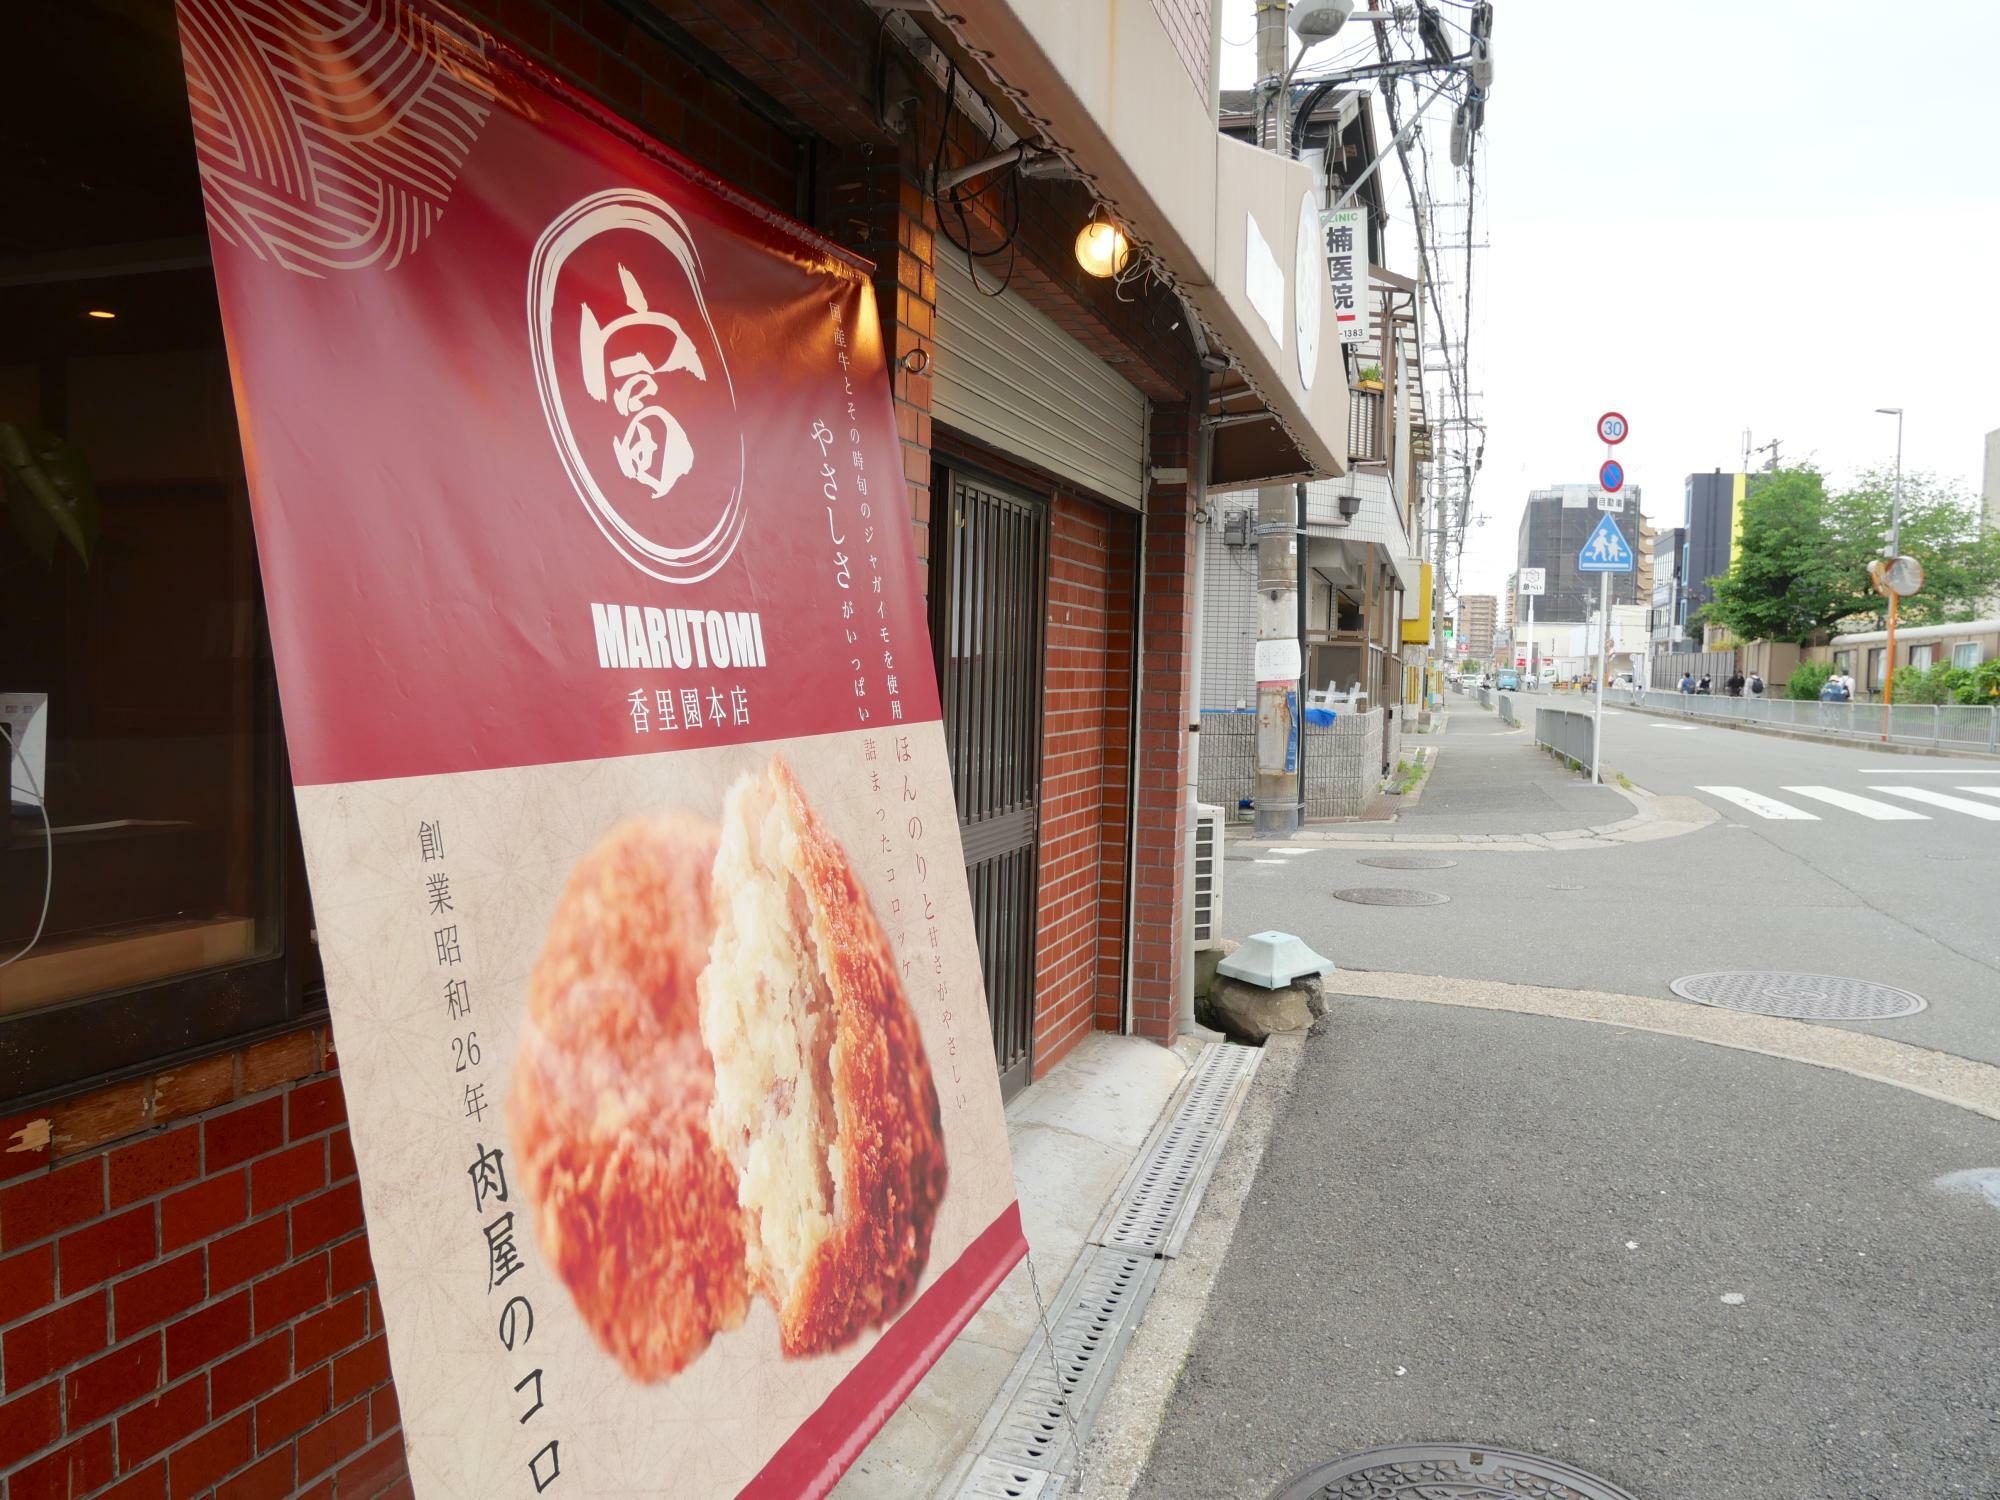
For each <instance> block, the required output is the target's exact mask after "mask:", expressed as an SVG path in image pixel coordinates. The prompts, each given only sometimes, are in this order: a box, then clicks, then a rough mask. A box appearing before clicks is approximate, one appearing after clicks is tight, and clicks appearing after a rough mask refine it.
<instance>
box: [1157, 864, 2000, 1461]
mask: <svg viewBox="0 0 2000 1500" xmlns="http://www.w3.org/2000/svg"><path fill="white" fill-rule="evenodd" d="M1676 842H1683V843H1685V842H1690V841H1689V840H1680V841H1676ZM1616 857H1622V856H1613V855H1596V856H1574V858H1577V859H1579V860H1581V859H1591V858H1594V859H1597V860H1599V861H1601V860H1603V859H1606V858H1616ZM1545 858H1556V856H1546V857H1545ZM1337 1004H1338V1008H1337V1009H1336V1010H1335V1011H1334V1013H1333V1014H1332V1015H1331V1016H1330V1017H1329V1018H1328V1019H1327V1021H1326V1022H1324V1023H1322V1028H1323V1029H1322V1031H1321V1033H1320V1034H1319V1035H1316V1036H1315V1037H1313V1038H1312V1039H1310V1040H1309V1041H1308V1043H1307V1046H1306V1053H1305V1056H1304V1058H1303V1060H1302V1063H1301V1066H1300V1068H1299V1070H1298V1073H1297V1075H1296V1082H1295V1084H1294V1086H1293V1088H1292V1089H1291V1090H1290V1092H1289V1093H1288V1095H1287V1096H1286V1098H1285V1099H1284V1101H1283V1102H1282V1104H1281V1105H1280V1106H1279V1113H1278V1115H1277V1117H1276V1119H1275V1121H1274V1122H1273V1129H1272V1132H1271V1138H1270V1139H1271V1145H1270V1147H1269V1149H1268V1151H1267V1152H1266V1154H1265V1156H1264V1158H1263V1161H1262V1164H1261V1166H1260V1167H1259V1170H1258V1172H1257V1175H1256V1177H1255V1178H1254V1179H1253V1181H1252V1183H1251V1185H1250V1188H1249V1194H1248V1199H1247V1202H1246V1203H1245V1205H1244V1208H1243V1213H1242V1217H1241V1219H1240V1221H1239V1222H1238V1224H1237V1227H1236V1231H1235V1234H1234V1238H1233V1240H1232V1241H1231V1244H1230V1248H1229V1252H1228V1255H1227V1257H1226V1259H1225V1260H1224V1263H1223V1268H1222V1272H1221V1277H1220V1281H1219V1283H1218V1286H1217V1288H1216V1291H1215V1294H1214V1296H1213V1298H1212V1300H1211V1301H1210V1302H1209V1304H1208V1308H1207V1311H1206V1314H1205V1316H1204V1318H1203V1321H1202V1323H1201V1325H1200V1328H1199V1331H1198V1334H1197V1337H1196V1340H1195V1343H1194V1348H1193V1353H1192V1355H1191V1357H1190V1359H1189V1361H1188V1363H1187V1365H1186V1368H1185V1371H1184V1373H1183V1375H1182V1378H1181V1380H1180V1382H1179V1384H1178V1386H1177V1387H1176V1388H1175V1391H1174V1394H1173V1396H1172V1398H1171V1401H1170V1403H1169V1406H1168V1410H1167V1413H1166V1419H1165V1421H1164V1422H1163V1424H1162V1425H1161V1429H1160V1433H1159V1436H1158V1439H1157V1441H1156V1443H1155V1446H1154V1448H1153V1451H1152V1455H1151V1459H1150V1462H1149V1464H1148V1466H1147V1468H1146V1470H1145V1471H1144V1475H1143V1478H1142V1480H1141V1481H1140V1483H1139V1485H1138V1486H1137V1488H1136V1489H1135V1491H1134V1493H1136V1494H1139V1495H1145V1496H1161V1497H1181V1496H1187V1497H1204V1500H1205V1497H1210V1496H1231V1497H1257V1496H1261V1495H1263V1494H1266V1493H1268V1491H1269V1490H1270V1489H1271V1487H1272V1486H1274V1485H1275V1484H1277V1483H1278V1482H1279V1481H1280V1480H1282V1479H1283V1478H1285V1477H1286V1476H1288V1475H1290V1474H1292V1473H1294V1472H1296V1471H1298V1470H1300V1469H1302V1468H1305V1467H1307V1466H1309V1465H1311V1464H1313V1463H1315V1462H1319V1461H1322V1460H1325V1459H1329V1458H1333V1457H1336V1456H1338V1455H1340V1454H1343V1453H1346V1452H1351V1451H1354V1450H1356V1449H1361V1448H1366V1447H1370V1446H1374V1445H1378V1444H1384V1443H1392V1442H1403V1441H1420V1440H1426V1439H1465V1440H1471V1441H1477V1442H1487V1443H1492V1444H1494V1445H1496V1446H1512V1447H1518V1448H1527V1449H1530V1450H1534V1451H1539V1452H1543V1453H1547V1454H1550V1455H1552V1456H1555V1457H1559V1458H1563V1459H1566V1460H1567V1461H1569V1462H1571V1463H1574V1464H1577V1465H1580V1466H1581V1467H1583V1468H1585V1469H1588V1470H1593V1471H1596V1472H1598V1473H1601V1474H1602V1475H1604V1476H1605V1477H1606V1478H1608V1479H1611V1480H1614V1481H1616V1482H1619V1483H1621V1484H1623V1485H1625V1486H1626V1487H1627V1488H1628V1489H1630V1490H1631V1491H1632V1492H1633V1493H1634V1494H1635V1495H1638V1496H1640V1497H1642V1500H1870V1497H1880V1500H1888V1497H1890V1496H1895V1497H1898V1500H1901V1497H1911V1496H1922V1497H1926V1500H1928V1497H1942V1496H1982V1497H1992V1496H1994V1495H1995V1494H1996V1493H2000V1479H1996V1475H2000V1364H1997V1363H1996V1362H1995V1361H1994V1360H1993V1359H1992V1358H1991V1329H1992V1328H1993V1327H1994V1326H1995V1325H1996V1321H2000V1210H1996V1209H1995V1208H1994V1207H1992V1206H1990V1205H1989V1204H1988V1203H1987V1202H1985V1201H1984V1200H1983V1199H1981V1198H1978V1197H1974V1196H1965V1195H1960V1194H1948V1193H1945V1192H1941V1191H1939V1190H1938V1189H1936V1188H1935V1187H1933V1186H1932V1184H1933V1181H1934V1179H1936V1178H1937V1177H1939V1176H1941V1175H1943V1174H1946V1173H1950V1172H1954V1171H1959V1170H1963V1169H1966V1168H1975V1167H1992V1166H1996V1165H2000V1123H1996V1122H1994V1121H1991V1120H1986V1119H1983V1118H1981V1117H1978V1116H1976V1115H1972V1114H1969V1113H1967V1112H1965V1111H1963V1110H1959V1109H1956V1108H1954V1107H1952V1106H1950V1105H1945V1104H1940V1103H1936V1102H1933V1101H1930V1100H1927V1099H1924V1098H1921V1097H1919V1096H1916V1095H1913V1094H1910V1093H1907V1092H1904V1091H1902V1090H1900V1089H1895V1088H1890V1087H1887V1086H1884V1085H1881V1084H1876V1083H1871V1082H1865V1081H1862V1080H1859V1079H1854V1078H1850V1077H1846V1076H1844V1075H1841V1074H1836V1073H1830V1072H1827V1071H1825V1070H1823V1069H1818V1068H1810V1067H1805V1066H1802V1065H1800V1064H1797V1063H1790V1062H1782V1061H1776V1060H1773V1059H1769V1058H1765V1057H1760V1056H1756V1055H1753V1054H1747V1053H1740V1052H1732V1051H1728V1050H1725V1049H1722V1048H1718V1047H1713V1046H1707V1045H1703V1044H1700V1043H1695V1042H1689V1041H1684V1040H1680V1039H1678V1038H1673V1037H1665V1036H1657V1035H1649V1034H1645V1033H1641V1032H1634V1031H1625V1030H1621V1029H1618V1028H1614V1027H1610V1026H1604V1025H1597V1024H1591V1023H1583V1022H1571V1021H1553V1020H1546V1019H1541V1018H1537V1017H1530V1016H1518V1015H1509V1014H1504V1013H1490V1012H1481V1011H1469V1010H1458V1009H1453V1008H1449V1007H1444V1006H1433V1005H1426V1004H1422V1003H1418V1002H1406V1001H1386V1000H1366V999H1363V1000H1350V1001H1341V1002H1338V1003H1337ZM1725 1294H1728V1295H1731V1296H1737V1295H1740V1296H1741V1297H1742V1298H1743V1299H1744V1300H1743V1302H1742V1303H1741V1304H1740V1305H1735V1306H1731V1305H1726V1304H1725V1303H1724V1302H1723V1301H1722V1300H1721V1299H1722V1297H1723V1296H1724V1295H1725Z"/></svg>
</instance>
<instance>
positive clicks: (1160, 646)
mask: <svg viewBox="0 0 2000 1500" xmlns="http://www.w3.org/2000/svg"><path fill="white" fill-rule="evenodd" d="M1194 427H1195V419H1194V411H1193V407H1192V405H1191V404H1190V403H1186V402H1183V403H1180V404H1178V405H1172V406H1168V405H1161V406H1157V407H1155V408H1154V410H1153V421H1152V427H1151V438H1152V453H1151V455H1150V457H1151V461H1152V465H1153V467H1154V468H1155V469H1156V470H1158V469H1169V470H1173V469H1184V468H1185V467H1186V466H1187V464H1188V463H1189V462H1190V455H1191V454H1193V453H1194V452H1195V448H1196V445H1195V442H1194V438H1195V430H1194ZM1195 546H1196V536H1195V526H1194V491H1193V488H1192V487H1191V486H1190V485H1188V484H1187V483H1186V482H1185V481H1174V482H1171V483H1170V482H1164V481H1159V480H1156V481H1155V482H1154V483H1153V485H1152V486H1151V489H1150V492H1149V493H1148V496H1147V500H1146V555H1145V558H1144V567H1145V573H1146V599H1145V611H1144V618H1143V620H1142V621H1141V626H1140V629H1141V632H1142V633H1141V638H1140V639H1141V652H1142V666H1141V681H1140V688H1139V768H1138V776H1139V820H1138V821H1139V831H1138V840H1139V857H1138V859H1137V860H1136V861H1135V865H1136V870H1137V878H1136V880H1135V882H1134V887H1135V889H1134V905H1135V909H1136V913H1137V920H1136V928H1135V939H1136V940H1135V942H1134V944H1133V952H1132V1026H1133V1030H1135V1031H1136V1032H1138V1033H1139V1034H1140V1035H1141V1036H1149V1037H1152V1038H1154V1039H1155V1040H1158V1041H1171V1040H1172V1039H1173V1036H1174V1030H1175V1026H1176V1007H1177V1005H1178V1002H1179V987H1180V974H1181V954H1182V951H1183V948H1184V946H1185V943H1186V936H1187V934H1186V922H1187V904H1186V901H1185V900H1184V896H1185V892H1184V891H1183V889H1182V881H1183V879H1184V878H1185V876H1186V874H1187V855H1188V847H1187V846H1188V788H1187V725H1188V712H1189V709H1188V681H1189V664H1190V656H1191V651H1192V646H1193V640H1192V635H1193V631H1194V597H1193V588H1194V549H1195Z"/></svg>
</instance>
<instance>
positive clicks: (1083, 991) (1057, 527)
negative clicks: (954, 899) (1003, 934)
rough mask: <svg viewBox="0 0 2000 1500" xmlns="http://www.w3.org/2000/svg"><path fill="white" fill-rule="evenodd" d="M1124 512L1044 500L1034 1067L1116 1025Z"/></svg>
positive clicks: (1127, 697) (1130, 534)
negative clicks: (1046, 547) (1045, 582)
mask: <svg viewBox="0 0 2000 1500" xmlns="http://www.w3.org/2000/svg"><path fill="white" fill-rule="evenodd" d="M1136 530H1137V528H1136V526H1135V524H1134V522H1133V519H1132V518H1131V517H1129V516H1126V515H1123V514H1121V513H1118V512H1114V511H1112V510H1111V509H1110V508H1109V507H1106V506H1099V505H1093V504H1091V503H1090V502H1089V501H1086V500H1078V499H1074V498H1071V497H1069V496H1064V495H1058V496H1057V497H1056V498H1055V500H1054V502H1053V504H1052V507H1051V514H1050V535H1049V579H1048V610H1047V614H1048V624H1047V641H1046V647H1045V651H1046V657H1045V662H1044V667H1043V694H1042V818H1041V849H1040V861H1041V870H1040V886H1039V890H1038V892H1037V897H1038V899H1037V907H1038V921H1037V924H1036V941H1035V949H1036V951H1035V1073H1036V1075H1037V1076H1038V1077H1039V1076H1040V1075H1041V1074H1043V1073H1046V1072H1047V1071H1048V1070H1049V1069H1050V1068H1051V1067H1053V1066H1054V1065H1055V1064H1056V1063H1057V1062H1059V1061H1060V1060H1061V1059H1062V1057H1063V1055H1064V1054H1065V1053H1067V1052H1068V1051H1069V1050H1070V1048H1072V1047H1074V1046H1075V1045H1076V1044H1077V1043H1078V1042H1079V1041H1081V1040H1082V1039H1083V1037H1084V1036H1085V1035H1086V1034H1087V1033H1088V1032H1090V1031H1091V1030H1093V1029H1099V1030H1110V1029H1115V1028H1116V1027H1117V1025H1118V1018H1119V1009H1120V1002H1121V999H1122V995H1121V990H1122V987H1123V976H1124V965H1123V962H1122V954H1123V951H1124V946H1125V816H1126V799H1127V796H1128V792H1129V782H1128V779H1127V769H1128V766H1129V763H1130V759H1131V745H1130V735H1131V717H1130V715H1131V663H1132V578H1133V572H1132V558H1133V551H1134V541H1135V535H1136Z"/></svg>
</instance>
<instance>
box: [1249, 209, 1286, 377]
mask: <svg viewBox="0 0 2000 1500" xmlns="http://www.w3.org/2000/svg"><path fill="white" fill-rule="evenodd" d="M1243 225H1244V229H1243V290H1244V292H1245V294H1246V295H1248V296H1249V298H1250V305H1251V306H1252V307H1254V308H1256V309H1257V316H1258V317H1260V318H1262V319H1263V320H1264V326H1265V327H1266V328H1268V329H1270V330H1271V342H1272V343H1274V344H1276V345H1277V346H1278V347H1279V348H1280V349H1282V348H1284V347H1285V268H1284V267H1283V266H1281V265H1279V264H1278V257H1277V256H1275V255H1273V254H1272V253H1271V245H1270V242H1269V241H1268V240H1266V239H1265V238H1264V232H1263V231H1262V230H1261V229H1259V228H1258V227H1257V216H1256V215H1255V214H1245V215H1244V216H1243Z"/></svg>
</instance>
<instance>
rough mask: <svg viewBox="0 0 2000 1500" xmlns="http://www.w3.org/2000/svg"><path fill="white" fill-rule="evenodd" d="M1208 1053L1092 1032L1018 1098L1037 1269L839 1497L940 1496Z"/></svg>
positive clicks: (881, 1436)
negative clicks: (1101, 1220)
mask: <svg viewBox="0 0 2000 1500" xmlns="http://www.w3.org/2000/svg"><path fill="white" fill-rule="evenodd" d="M1199 1050H1200V1043H1198V1042H1192V1041H1189V1042H1185V1043H1183V1044H1182V1045H1181V1046H1178V1047H1175V1048H1167V1047H1162V1046H1159V1045H1157V1044H1156V1043H1153V1042H1149V1041H1144V1040H1141V1039H1140V1038H1138V1037H1121V1036H1112V1035H1110V1034H1109V1033H1105V1032H1093V1033H1092V1034H1091V1035H1089V1036H1087V1037H1085V1038H1084V1039H1083V1040H1082V1041H1081V1042H1080V1043H1078V1044H1077V1047H1076V1050H1075V1051H1073V1052H1071V1053H1070V1054H1069V1056H1067V1057H1065V1058H1064V1059H1063V1060H1062V1061H1061V1062H1060V1063H1058V1064H1056V1066H1055V1067H1054V1068H1053V1069H1052V1070H1050V1072H1049V1073H1048V1074H1047V1075H1046V1076H1045V1077H1043V1078H1042V1079H1040V1080H1039V1081H1037V1082H1036V1083H1035V1084H1034V1085H1033V1086H1032V1087H1030V1088H1027V1089H1024V1090H1023V1091H1022V1092H1021V1093H1020V1094H1018V1095H1017V1096H1016V1097H1015V1098H1014V1099H1013V1100H1012V1101H1010V1103H1009V1104H1008V1106H1007V1139H1008V1144H1009V1145H1010V1146H1011V1147H1012V1149H1013V1153H1014V1184H1015V1189H1016V1191H1017V1192H1018V1193H1019V1195H1020V1201H1021V1225H1022V1228H1023V1230H1024V1231H1025V1232H1026V1234H1027V1237H1028V1247H1029V1251H1028V1253H1029V1261H1025V1262H1023V1263H1022V1264H1021V1265H1018V1266H1016V1267H1015V1268H1014V1270H1013V1271H1012V1272H1011V1273H1010V1274H1009V1275H1008V1277H1007V1279H1006V1280H1005V1281H1003V1282H1002V1283H1001V1284H1000V1287H999V1289H998V1290H997V1291H995V1292H994V1294H993V1296H992V1298H991V1299H990V1300H989V1301H988V1302H987V1303H986V1305H985V1306H984V1307H982V1308H981V1309H980V1310H979V1311H978V1312H977V1313H976V1314H974V1315H973V1319H972V1321H971V1322H970V1323H968V1324H967V1325H966V1327H965V1329H964V1331H963V1332H961V1333H960V1334H959V1336H958V1337H957V1338H956V1339H954V1340H953V1341H952V1342H951V1344H950V1345H949V1346H948V1347H947V1348H946V1349H945V1351H944V1353H943V1354H942V1355H941V1356H940V1357H939V1359H938V1362H937V1363H936V1364H935V1365H934V1366H932V1367H931V1370H930V1373H929V1374H927V1375H926V1376H925V1377H924V1378H923V1380H922V1381H920V1382H919V1383H918V1385H917V1388H916V1389H915V1390H914V1391H912V1392H911V1393H910V1397H909V1399H908V1400H907V1401H905V1402H904V1403H903V1404H902V1406H901V1407H899V1408H898V1409H897V1410H896V1413H895V1414H894V1415H893V1416H892V1417H890V1419H889V1421H888V1423H887V1424H886V1425H885V1426H884V1427H883V1429H882V1430H881V1431H880V1432H879V1433H877V1434H876V1436H875V1439H874V1441H872V1442H871V1443H870V1444H869V1445H868V1447H867V1448H866V1449H864V1450H863V1451H862V1454H861V1457H860V1458H859V1459H857V1460H856V1461H855V1464H854V1467H853V1468H851V1469H850V1470H848V1472H847V1473H846V1475H845V1476H843V1477H842V1479H841V1481H840V1483H839V1484H837V1485H836V1486H834V1489H833V1492H832V1493H833V1494H834V1495H835V1496H837V1497H839V1500H877V1497H879V1500H909V1497H912V1496H920V1495H929V1494H933V1493H937V1492H940V1485H941V1484H942V1482H943V1481H945V1480H946V1479H947V1477H948V1476H950V1475H951V1474H952V1473H953V1471H954V1470H955V1469H958V1468H962V1467H963V1460H964V1459H965V1456H966V1449H967V1447H968V1445H969V1444H970V1443H971V1441H972V1439H973V1437H974V1435H975V1433H976V1432H977V1431H978V1428H979V1424H980V1420H981V1418H983V1417H984V1416H985V1415H986V1410H987V1407H988V1406H989V1405H990V1404H991V1403H992V1401H993V1398H994V1397H995V1396H996V1395H998V1394H999V1392H1000V1389H1001V1386H1002V1385H1003V1384H1004V1383H1005V1381H1006V1379H1007V1376H1008V1373H1009V1372H1010V1371H1011V1370H1012V1369H1013V1367H1014V1362H1015V1359H1016V1358H1017V1357H1018V1356H1019V1354H1020V1353H1021V1351H1022V1350H1023V1349H1025V1348H1026V1347H1027V1345H1028V1340H1029V1336H1030V1335H1031V1334H1032V1333H1034V1331H1035V1330H1036V1329H1037V1327H1038V1326H1039V1323H1040V1317H1041V1313H1040V1307H1039V1304H1040V1303H1041V1302H1042V1301H1043V1300H1044V1299H1045V1298H1048V1297H1052V1296H1053V1295H1054V1294H1055V1291H1056V1289H1057V1288H1058V1287H1060V1286H1061V1285H1062V1283H1063V1278H1064V1277H1066V1276H1067V1275H1068V1274H1069V1271H1070V1268H1071V1266H1072V1265H1074V1264H1075V1262H1076V1259H1077V1256H1078V1254H1079V1252H1081V1250H1082V1249H1083V1245H1084V1240H1085V1237H1086V1236H1087V1235H1088V1234H1089V1233H1090V1231H1091V1229H1092V1227H1093V1226H1094V1225H1095V1224H1096V1223H1097V1219H1098V1215H1099V1214H1100V1212H1101V1211H1102V1210H1103V1208H1104V1205H1105V1204H1106V1203H1107V1202H1108V1201H1109V1200H1110V1198H1111V1195H1112V1193H1113V1192H1114V1191H1115V1190H1116V1189H1117V1187H1118V1185H1119V1183H1120V1181H1121V1180H1122V1179H1123V1178H1124V1176H1125V1173H1126V1169H1127V1168H1128V1167H1129V1166H1130V1165H1131V1164H1132V1161H1133V1159H1134V1158H1135V1157H1136V1156H1137V1155H1138V1153H1139V1149H1140V1147H1141V1146H1142V1145H1144V1144H1145V1141H1146V1138H1147V1136H1148V1135H1149V1134H1151V1132H1152V1130H1153V1127H1154V1124H1155V1123H1156V1122H1157V1121H1158V1119H1159V1117H1160V1113H1161V1111H1162V1110H1163V1109H1165V1108H1166V1105H1167V1103H1168V1101H1169V1100H1170V1099H1171V1098H1172V1097H1173V1095H1174V1091H1175V1090H1176V1089H1177V1088H1179V1086H1180V1083H1181V1079H1182V1078H1183V1077H1184V1076H1185V1075H1186V1073H1187V1071H1188V1069H1189V1067H1190V1065H1191V1062H1192V1059H1193V1058H1194V1056H1195V1055H1196V1053H1198V1052H1199ZM1031 1264H1032V1268H1033V1269H1032V1275H1031V1272H1030V1265H1031ZM1038 1288H1039V1290H1038ZM942 1492H944V1493H949V1489H948V1488H946V1489H944V1490H943V1491H942Z"/></svg>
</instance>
